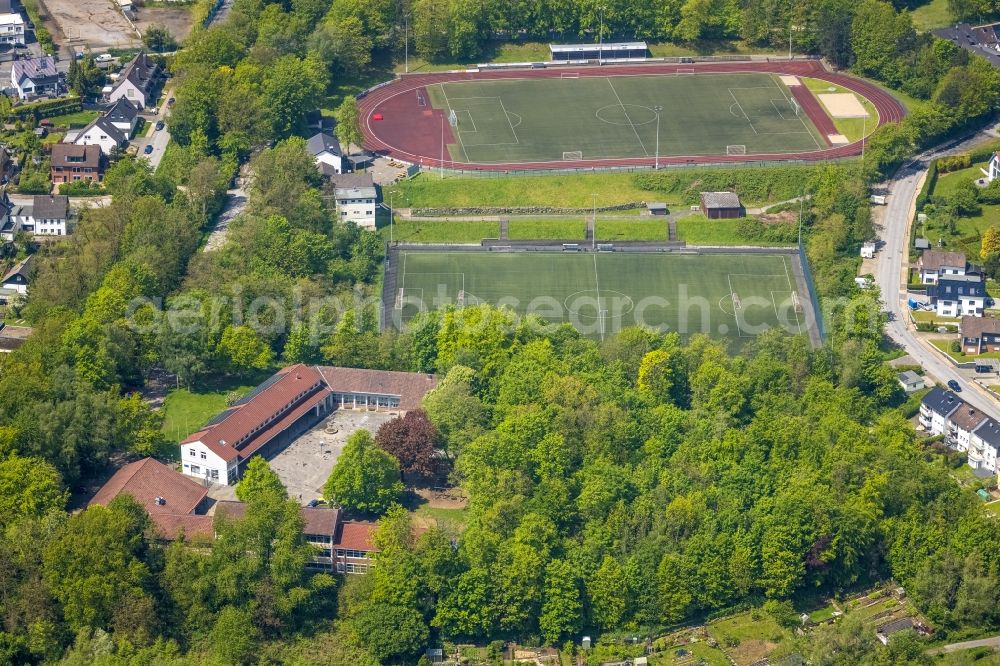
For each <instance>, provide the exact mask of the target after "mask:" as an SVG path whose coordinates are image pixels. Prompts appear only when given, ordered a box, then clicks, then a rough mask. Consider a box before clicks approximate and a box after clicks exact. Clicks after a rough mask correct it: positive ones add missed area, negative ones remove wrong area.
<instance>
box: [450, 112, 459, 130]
mask: <svg viewBox="0 0 1000 666" xmlns="http://www.w3.org/2000/svg"><path fill="white" fill-rule="evenodd" d="M448 124H449V125H451V126H452V127H458V114H457V113H455V109H452V110H451V111H449V112H448Z"/></svg>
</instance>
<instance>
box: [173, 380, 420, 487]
mask: <svg viewBox="0 0 1000 666" xmlns="http://www.w3.org/2000/svg"><path fill="white" fill-rule="evenodd" d="M436 384H437V380H436V379H435V378H434V376H433V375H425V374H420V373H411V372H390V371H385V370H361V369H357V368H334V367H327V366H307V365H302V364H299V365H293V366H291V367H288V368H284V369H282V370H279V371H278V372H277V373H275V374H274V375H273V376H272V377H271V378H269V379H267V380H266V381H265V382H264V383H263V384H261V385H260V386H258V387H257V388H256V389H254V390H253V391H251V392H250V393H249V394H248V395H247V396H246V397H244V398H243V399H242V400H240V401H239V402H237V403H236V404H234V405H233V406H231V407H229V408H228V409H226V410H225V411H223V412H222V413H221V414H219V415H218V416H216V417H215V418H214V419H212V420H211V421H210V422H209V423H208V425H206V426H205V427H204V428H202V429H201V430H199V431H198V432H196V433H194V434H192V435H190V436H189V437H187V438H186V439H185V440H184V441H182V442H181V443H180V458H181V461H182V471H183V473H184V474H187V475H188V476H193V477H197V478H199V479H204V480H206V481H211V482H213V483H220V484H223V485H233V484H235V483H236V482H237V481H238V480H239V477H240V474H241V473H242V471H243V468H244V467H245V465H246V463H247V461H248V460H249V459H250V458H251V457H253V456H255V455H262V456H264V457H265V458H270V457H271V456H273V455H275V454H277V453H279V452H281V451H282V450H284V449H285V447H287V446H288V445H289V444H291V443H292V442H293V441H295V440H296V439H297V438H298V437H299V436H300V435H301V434H303V433H304V432H305V431H306V430H308V429H309V428H311V427H313V426H314V425H315V424H316V423H318V422H319V421H320V420H321V419H322V418H323V417H324V416H326V415H328V414H330V413H331V412H332V411H334V410H336V409H338V408H339V409H359V408H360V409H365V410H393V411H396V410H398V411H401V412H405V411H408V410H411V409H417V408H419V407H420V401H421V399H422V398H423V396H424V394H425V393H427V391H429V390H430V389H432V388H434V386H435V385H436Z"/></svg>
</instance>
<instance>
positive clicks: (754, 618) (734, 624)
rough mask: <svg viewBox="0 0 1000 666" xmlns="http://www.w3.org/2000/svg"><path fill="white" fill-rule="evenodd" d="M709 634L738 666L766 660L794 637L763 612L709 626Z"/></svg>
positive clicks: (727, 619) (746, 614) (732, 618)
mask: <svg viewBox="0 0 1000 666" xmlns="http://www.w3.org/2000/svg"><path fill="white" fill-rule="evenodd" d="M708 633H709V635H710V636H712V638H714V639H715V640H716V641H718V642H719V645H720V646H721V647H722V648H723V650H725V652H726V654H727V655H728V656H729V657H730V658H732V660H733V661H734V662H735V663H736V664H737V666H746V665H747V664H751V663H755V662H757V661H759V660H761V659H764V658H765V657H767V656H768V655H769V654H770V653H771V652H773V651H774V649H775V648H776V647H777V646H778V644H779V643H781V642H782V641H784V640H786V639H789V638H791V637H792V634H791V632H789V631H788V630H787V629H783V628H781V626H779V625H778V623H777V622H775V621H774V619H773V618H772V617H771V616H770V615H768V614H767V613H764V612H762V611H751V612H749V613H741V614H740V615H734V616H732V617H727V618H724V619H721V620H716V621H715V622H711V623H709V625H708Z"/></svg>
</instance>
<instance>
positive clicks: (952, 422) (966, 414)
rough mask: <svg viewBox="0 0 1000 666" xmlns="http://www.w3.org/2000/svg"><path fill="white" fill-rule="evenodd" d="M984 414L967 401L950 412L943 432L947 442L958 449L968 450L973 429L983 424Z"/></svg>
mask: <svg viewBox="0 0 1000 666" xmlns="http://www.w3.org/2000/svg"><path fill="white" fill-rule="evenodd" d="M985 420H986V415H985V414H983V413H982V412H981V411H979V410H978V409H976V408H975V407H973V406H972V405H970V404H968V403H962V406H961V407H959V408H958V409H956V410H955V411H954V412H952V413H951V416H949V417H948V428H947V430H946V432H945V439H946V440H947V442H948V443H949V444H950V445H951V446H953V447H954V448H956V449H958V450H959V451H968V450H969V442H970V440H971V439H972V433H973V431H974V430H975V429H976V428H978V427H979V426H981V425H982V424H983V421H985Z"/></svg>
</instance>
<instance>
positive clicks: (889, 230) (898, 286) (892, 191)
mask: <svg viewBox="0 0 1000 666" xmlns="http://www.w3.org/2000/svg"><path fill="white" fill-rule="evenodd" d="M982 138H983V135H981V134H977V135H976V136H974V137H972V138H971V139H968V140H967V141H965V142H963V143H961V144H958V145H956V146H950V147H948V148H946V149H944V150H941V151H939V152H933V153H924V154H922V155H919V156H917V157H916V158H915V159H914V160H913V161H912V162H910V163H909V164H907V165H905V166H904V167H903V168H901V169H900V170H899V172H897V173H896V176H895V178H894V179H893V180H892V181H891V182H890V183H889V186H888V189H889V192H888V198H887V201H886V208H885V211H884V217H883V225H882V229H881V231H880V239H881V240H882V241H883V242H884V243H885V245H884V246H883V247H882V248H881V249H880V250H879V252H878V253H877V254H876V255H875V264H876V272H875V282H876V284H878V287H879V289H881V291H882V299H883V300H884V301H885V306H886V310H887V311H888V312H889V316H890V321H889V323H888V325H887V326H886V333H887V334H888V335H889V337H890V338H892V339H893V340H894V341H896V342H897V343H899V344H900V345H901V346H902V347H903V348H904V349H906V352H907V353H908V354H910V356H912V357H913V358H915V359H916V360H917V361H918V362H919V363H920V364H921V365H923V367H924V369H925V370H926V371H927V373H928V374H929V375H930V376H931V377H932V378H934V379H936V380H937V381H939V382H942V383H944V382H947V381H948V380H950V379H954V380H955V381H957V382H958V383H959V385H960V386H961V387H962V392H961V398H962V399H963V400H965V401H966V402H969V403H971V404H972V405H974V406H975V407H977V408H978V409H980V410H981V411H983V412H985V413H987V414H989V415H990V416H992V417H993V418H995V419H998V420H1000V404H998V403H997V401H996V400H995V399H994V398H993V397H992V396H991V395H990V394H989V393H987V392H986V391H985V390H983V389H982V388H981V387H980V386H979V385H978V384H976V383H975V382H973V381H971V379H970V376H969V375H967V374H965V373H964V372H963V371H961V370H959V369H958V368H956V367H955V366H953V365H952V364H951V362H950V361H948V360H946V359H945V358H944V357H943V356H942V355H941V354H939V353H938V352H937V351H935V350H933V349H932V348H931V347H930V345H929V344H927V343H924V342H922V341H921V340H919V339H918V338H917V336H916V330H915V328H914V327H913V326H912V325H911V324H910V323H909V321H910V320H909V316H908V315H907V313H906V271H907V266H908V262H909V248H908V243H909V238H910V223H911V221H912V220H913V216H914V211H915V206H916V198H917V194H918V193H919V192H920V188H921V186H922V185H923V179H924V176H925V175H926V173H927V168H928V165H929V164H930V160H931V159H933V158H935V157H939V156H941V155H945V154H948V153H958V152H962V150H964V149H968V148H969V146H971V145H972V144H974V143H978V142H980V141H982Z"/></svg>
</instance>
